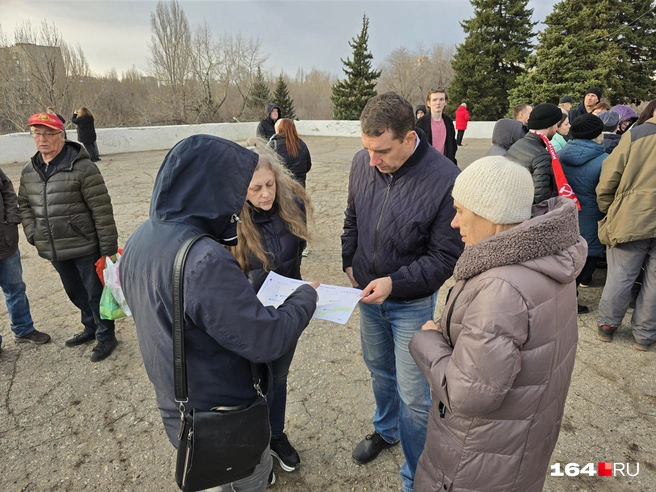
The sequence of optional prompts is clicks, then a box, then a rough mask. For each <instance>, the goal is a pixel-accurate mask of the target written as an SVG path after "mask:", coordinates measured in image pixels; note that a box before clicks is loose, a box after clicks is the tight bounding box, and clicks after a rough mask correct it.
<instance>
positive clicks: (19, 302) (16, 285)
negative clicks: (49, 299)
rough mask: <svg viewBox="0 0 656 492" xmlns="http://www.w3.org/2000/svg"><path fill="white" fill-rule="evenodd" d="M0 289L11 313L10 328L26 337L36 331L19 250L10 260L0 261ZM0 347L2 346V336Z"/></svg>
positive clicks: (0, 337)
mask: <svg viewBox="0 0 656 492" xmlns="http://www.w3.org/2000/svg"><path fill="white" fill-rule="evenodd" d="M0 287H1V288H2V293H3V294H4V295H5V303H6V304H7V311H9V326H10V327H11V331H13V332H14V335H16V336H17V337H24V336H25V335H27V334H28V333H30V332H32V331H34V323H33V322H32V315H31V314H30V301H28V300H27V294H26V293H25V282H23V266H22V265H21V259H20V251H19V250H18V249H17V250H16V252H15V253H14V254H12V255H11V256H10V257H9V258H5V259H4V260H0ZM0 345H2V336H0Z"/></svg>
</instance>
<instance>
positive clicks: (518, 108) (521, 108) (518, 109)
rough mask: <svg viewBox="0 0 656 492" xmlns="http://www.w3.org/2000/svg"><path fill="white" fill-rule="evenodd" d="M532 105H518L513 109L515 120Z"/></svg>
mask: <svg viewBox="0 0 656 492" xmlns="http://www.w3.org/2000/svg"><path fill="white" fill-rule="evenodd" d="M529 106H530V104H518V105H517V106H515V107H514V108H513V120H516V119H517V117H518V116H519V113H521V112H522V111H524V110H525V109H526V108H528V107H529Z"/></svg>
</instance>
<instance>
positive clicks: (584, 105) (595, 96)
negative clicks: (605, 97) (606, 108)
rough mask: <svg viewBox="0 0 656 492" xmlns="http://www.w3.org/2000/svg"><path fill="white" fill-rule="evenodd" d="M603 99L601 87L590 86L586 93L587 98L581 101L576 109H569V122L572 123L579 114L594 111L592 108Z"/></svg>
mask: <svg viewBox="0 0 656 492" xmlns="http://www.w3.org/2000/svg"><path fill="white" fill-rule="evenodd" d="M600 100H601V88H600V87H590V88H589V89H588V90H587V92H586V93H585V98H583V101H581V104H579V105H578V106H576V107H575V108H574V109H570V110H569V122H570V124H571V123H572V122H573V121H574V120H575V119H576V118H578V117H579V116H583V115H584V114H588V113H592V110H593V109H594V107H595V106H596V105H597V103H598V102H599V101H600Z"/></svg>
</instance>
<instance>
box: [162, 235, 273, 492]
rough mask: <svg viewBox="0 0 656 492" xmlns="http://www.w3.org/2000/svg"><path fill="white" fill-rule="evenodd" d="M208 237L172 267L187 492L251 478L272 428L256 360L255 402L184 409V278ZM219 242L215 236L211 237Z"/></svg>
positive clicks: (179, 475)
mask: <svg viewBox="0 0 656 492" xmlns="http://www.w3.org/2000/svg"><path fill="white" fill-rule="evenodd" d="M203 237H209V238H212V236H210V235H208V234H203V235H200V236H195V237H192V238H189V239H187V240H186V241H185V242H184V243H182V246H180V249H179V250H178V253H177V255H176V257H175V261H174V264H173V372H174V384H175V401H176V402H177V403H178V405H179V407H178V408H179V410H180V421H181V422H180V430H179V432H178V456H177V461H176V467H175V480H176V482H177V483H178V487H180V489H181V490H183V491H185V492H196V491H198V490H203V489H208V488H211V487H216V486H218V485H223V484H226V483H230V482H235V481H237V480H241V479H242V478H246V477H248V476H249V475H252V474H253V472H254V471H255V467H256V466H257V465H258V464H259V462H260V459H261V457H262V453H263V452H264V450H265V449H266V447H267V446H268V445H269V440H270V438H271V428H270V426H269V410H268V408H267V401H266V397H265V396H264V395H263V394H262V390H261V389H260V378H259V371H258V368H257V366H256V365H255V364H253V363H252V362H251V371H252V373H253V386H254V387H255V390H256V391H257V396H256V397H255V399H254V400H253V401H252V402H251V403H249V404H245V405H240V406H238V407H225V406H217V407H215V408H212V409H211V410H210V411H207V412H203V411H199V410H195V409H192V410H191V411H189V412H186V411H185V407H184V404H185V403H187V402H188V401H189V399H188V397H187V396H188V395H187V367H186V358H185V346H184V309H183V296H182V293H183V285H182V284H183V275H184V264H185V260H186V259H187V254H188V253H189V250H190V249H191V247H192V246H193V245H194V243H195V242H196V241H198V240H199V239H201V238H203ZM212 239H214V238H212Z"/></svg>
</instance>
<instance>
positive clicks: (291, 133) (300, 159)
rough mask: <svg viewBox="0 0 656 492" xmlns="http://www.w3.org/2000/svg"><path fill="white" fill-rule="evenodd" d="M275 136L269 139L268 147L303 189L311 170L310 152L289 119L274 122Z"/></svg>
mask: <svg viewBox="0 0 656 492" xmlns="http://www.w3.org/2000/svg"><path fill="white" fill-rule="evenodd" d="M275 129H276V134H275V135H274V136H273V137H271V141H270V145H271V147H272V148H273V149H274V150H275V151H276V152H277V153H278V155H279V156H280V157H281V159H282V160H283V162H284V164H285V166H286V167H287V169H289V170H290V171H291V172H292V174H293V175H294V178H295V179H296V181H298V182H299V183H301V185H302V186H303V188H305V177H306V175H307V173H308V171H309V170H310V168H312V159H311V158H310V151H309V150H308V148H307V145H305V142H303V140H301V138H300V137H299V136H298V132H297V131H296V125H295V124H294V121H293V120H290V119H289V118H281V119H279V120H278V121H276V125H275Z"/></svg>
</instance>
